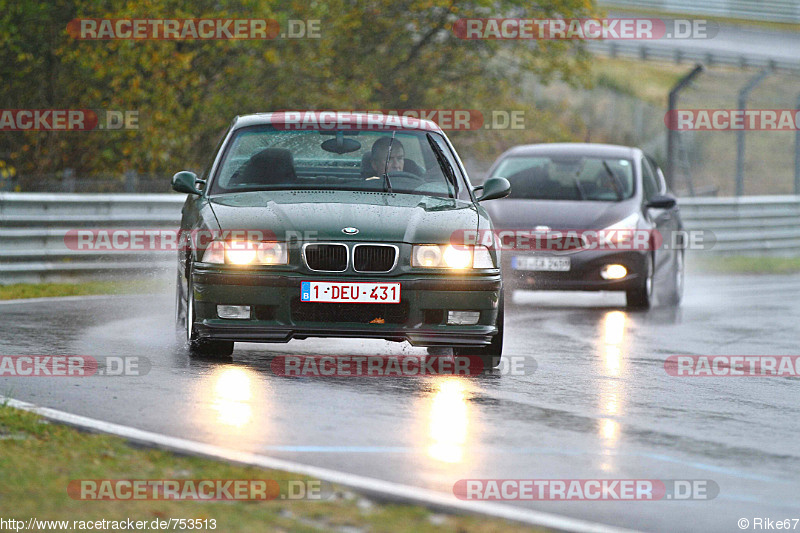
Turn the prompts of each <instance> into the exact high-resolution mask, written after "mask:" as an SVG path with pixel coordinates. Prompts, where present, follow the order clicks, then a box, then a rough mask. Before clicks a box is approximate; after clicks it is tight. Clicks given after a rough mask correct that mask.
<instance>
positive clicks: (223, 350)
mask: <svg viewBox="0 0 800 533" xmlns="http://www.w3.org/2000/svg"><path fill="white" fill-rule="evenodd" d="M179 283H180V278H179ZM178 294H180V291H178ZM184 302H185V305H184V306H183V309H184V310H185V312H184V319H183V323H184V326H185V328H184V331H185V335H186V349H187V350H188V351H189V355H190V356H193V357H230V355H231V354H232V353H233V341H216V340H211V339H200V338H198V337H197V332H196V331H195V328H194V321H195V310H194V290H193V289H192V278H191V272H190V275H189V277H188V280H187V282H186V300H184ZM176 315H177V317H178V319H180V316H181V313H180V308H179V310H178V312H177V313H176Z"/></svg>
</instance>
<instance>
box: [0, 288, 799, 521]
mask: <svg viewBox="0 0 800 533" xmlns="http://www.w3.org/2000/svg"><path fill="white" fill-rule="evenodd" d="M798 290H800V276H757V277H752V276H727V277H722V276H690V277H689V278H688V279H687V297H686V299H685V301H684V305H683V307H682V308H680V309H678V310H675V309H669V308H659V307H656V308H654V309H652V310H650V311H648V312H628V311H625V309H624V308H623V307H622V304H623V303H624V296H622V295H617V294H569V293H530V292H525V293H517V294H516V297H515V300H514V307H513V308H511V309H509V310H508V311H507V317H506V328H507V331H506V347H505V353H506V354H511V355H527V356H530V357H533V358H535V360H536V363H537V366H538V368H537V369H536V370H535V372H532V373H529V374H526V375H502V374H492V375H483V376H479V377H471V378H460V377H453V376H449V377H446V376H438V377H422V378H412V377H405V378H394V379H381V378H335V379H334V378H303V379H298V378H285V377H277V376H275V375H274V374H273V373H272V371H271V368H270V357H271V356H272V355H275V354H284V353H305V354H363V355H372V354H376V353H380V354H400V353H410V354H411V353H418V354H421V353H424V352H423V351H422V350H420V349H414V348H411V347H410V346H408V345H406V344H396V343H387V342H382V341H357V340H324V339H309V340H305V341H293V342H291V343H289V344H286V345H280V344H275V345H254V344H237V349H236V351H235V352H234V356H233V359H232V361H228V362H214V361H208V360H201V361H197V360H190V359H189V357H188V356H187V355H186V354H185V353H184V352H183V350H182V349H180V348H178V347H176V346H175V345H174V344H173V341H172V339H173V333H172V317H173V310H172V294H173V293H172V290H171V289H165V291H164V294H163V295H160V296H143V295H140V296H128V297H110V298H94V299H86V300H69V301H61V302H49V303H22V304H12V305H0V317H2V320H0V354H4V355H32V354H80V355H91V356H109V355H115V356H116V355H121V356H145V357H147V358H149V359H150V361H151V363H152V369H151V371H150V372H149V373H148V374H147V375H145V376H141V377H115V378H111V377H91V378H23V377H15V378H9V377H3V378H0V394H2V395H7V396H10V397H13V398H17V399H20V400H23V401H29V402H32V403H35V404H38V405H41V406H46V407H51V408H55V409H60V410H63V411H67V412H70V413H75V414H78V415H84V416H88V417H92V418H95V419H101V420H104V421H109V422H114V423H118V424H124V425H128V426H132V427H135V428H139V429H144V430H149V431H154V432H159V433H163V434H166V435H171V436H177V437H183V438H188V439H193V440H197V441H202V442H207V443H211V444H216V445H221V446H225V447H230V448H233V449H237V450H243V451H250V452H257V453H262V454H265V455H270V456H274V457H279V458H284V459H291V460H294V461H298V462H303V463H307V464H311V465H315V466H321V467H326V468H330V469H335V470H340V471H345V472H348V473H354V474H359V475H363V476H369V477H374V478H378V479H382V480H389V481H395V482H400V483H405V484H409V485H414V486H420V487H425V488H429V489H434V490H438V491H441V492H444V493H451V492H452V488H453V484H454V483H455V482H456V481H457V480H459V479H466V478H501V479H502V478H516V479H529V478H537V479H590V478H609V479H634V478H636V479H638V478H644V479H662V480H667V479H703V480H712V481H713V482H715V483H716V484H718V485H719V487H720V494H719V496H717V497H716V498H715V499H713V500H707V501H689V502H678V501H659V502H606V501H601V502H509V503H510V504H511V505H521V506H528V507H530V508H535V509H537V510H541V511H547V512H553V513H559V514H563V515H568V516H572V517H578V518H583V519H588V520H593V521H597V522H601V523H604V524H611V525H616V526H623V527H630V528H636V529H642V530H647V531H740V529H739V528H738V527H737V520H739V519H740V518H748V519H749V520H750V522H751V524H752V522H753V520H752V519H753V518H754V517H764V518H770V519H773V520H777V519H785V518H800V496H798V494H799V493H800V451H798V443H800V421H799V420H800V416H799V415H800V407H799V406H798V404H799V402H798V398H800V395H799V394H798V390H797V387H798V380H797V379H795V378H775V377H773V378H677V377H671V376H669V375H667V373H666V372H665V370H664V365H663V363H664V359H665V358H666V357H667V356H669V355H675V354H697V355H717V354H725V355H794V354H798V333H797V324H798V322H800V300H798V299H797V298H796V296H795V295H796V294H797V293H798Z"/></svg>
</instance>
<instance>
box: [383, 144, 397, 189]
mask: <svg viewBox="0 0 800 533" xmlns="http://www.w3.org/2000/svg"><path fill="white" fill-rule="evenodd" d="M396 133H397V130H394V131H392V140H391V141H389V150H388V151H387V152H386V164H385V165H384V167H383V191H384V192H392V182H391V181H389V156H391V155H392V144H394V136H395V134H396Z"/></svg>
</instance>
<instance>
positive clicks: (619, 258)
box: [503, 250, 650, 291]
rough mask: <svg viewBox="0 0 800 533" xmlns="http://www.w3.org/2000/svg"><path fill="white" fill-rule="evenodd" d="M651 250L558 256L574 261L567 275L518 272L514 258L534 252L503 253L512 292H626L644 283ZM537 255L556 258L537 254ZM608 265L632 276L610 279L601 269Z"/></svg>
mask: <svg viewBox="0 0 800 533" xmlns="http://www.w3.org/2000/svg"><path fill="white" fill-rule="evenodd" d="M648 253H650V252H647V251H622V252H620V251H614V250H583V251H578V252H573V253H565V254H558V257H569V258H570V270H569V271H567V272H541V271H529V270H514V269H512V267H511V261H512V259H511V258H512V256H514V255H516V256H524V255H528V256H530V255H532V254H531V253H530V252H521V253H515V252H506V253H504V254H503V279H504V280H505V282H506V285H507V286H508V288H509V289H512V288H515V289H525V290H575V291H626V290H631V289H637V288H639V287H640V286H641V285H642V284H643V283H644V282H643V278H644V276H645V269H646V268H647V254H648ZM535 255H537V256H546V255H551V256H552V255H554V254H548V253H544V252H537V253H536V254H535ZM608 264H619V265H622V266H624V267H625V268H626V269H627V271H628V275H627V276H625V277H624V278H622V279H616V280H606V279H603V278H602V277H601V276H600V270H601V269H602V268H603V266H605V265H608Z"/></svg>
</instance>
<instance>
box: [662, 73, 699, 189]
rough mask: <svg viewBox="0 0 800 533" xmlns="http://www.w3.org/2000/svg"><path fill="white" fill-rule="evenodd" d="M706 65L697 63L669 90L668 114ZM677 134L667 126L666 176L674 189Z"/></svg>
mask: <svg viewBox="0 0 800 533" xmlns="http://www.w3.org/2000/svg"><path fill="white" fill-rule="evenodd" d="M703 70H704V67H703V65H701V64H700V63H697V64H696V65H695V66H694V68H693V69H692V70H691V72H689V73H688V74H686V75H685V76H684V77H682V78H681V79H679V80H678V83H676V84H675V85H674V86H673V87H672V89H670V91H669V97H668V98H667V116H668V117H671V116H672V112H673V111H675V107H676V106H677V105H678V94H679V93H680V92H681V91H682V90H683V89H684V88H685V87H686V86H687V85H689V83H690V82H691V81H692V80H693V79H694V77H695V76H697V75H698V74H700V73H701V72H703ZM676 135H678V131H677V130H675V129H673V128H670V127H667V175H666V176H665V178H666V179H667V186H668V187H669V188H670V189H672V187H673V185H674V179H673V174H674V170H675V149H676V144H677V143H676Z"/></svg>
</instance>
